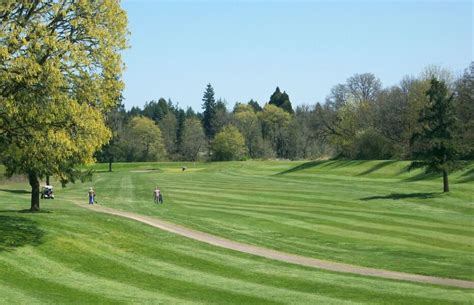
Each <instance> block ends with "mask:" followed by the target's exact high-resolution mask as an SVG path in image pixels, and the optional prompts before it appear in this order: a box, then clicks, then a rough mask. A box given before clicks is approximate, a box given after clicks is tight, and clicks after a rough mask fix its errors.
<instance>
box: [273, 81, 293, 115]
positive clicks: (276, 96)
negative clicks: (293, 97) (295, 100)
mask: <svg viewBox="0 0 474 305" xmlns="http://www.w3.org/2000/svg"><path fill="white" fill-rule="evenodd" d="M268 103H269V104H270V105H274V106H277V107H280V108H281V109H283V110H285V111H286V112H288V113H291V114H293V113H294V111H293V108H292V107H291V102H290V97H289V96H288V94H287V93H286V92H285V91H283V93H281V91H280V88H279V87H276V89H275V92H273V94H272V96H271V97H270V102H268Z"/></svg>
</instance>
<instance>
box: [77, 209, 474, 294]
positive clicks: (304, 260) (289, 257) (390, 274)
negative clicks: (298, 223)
mask: <svg viewBox="0 0 474 305" xmlns="http://www.w3.org/2000/svg"><path fill="white" fill-rule="evenodd" d="M76 204H77V203H76ZM78 205H80V206H81V207H85V208H89V209H90V210H93V211H96V212H102V213H107V214H112V215H117V216H121V217H126V218H129V219H133V220H136V221H140V222H142V223H145V224H148V225H150V226H153V227H156V228H159V229H162V230H164V231H168V232H172V233H175V234H178V235H181V236H185V237H188V238H191V239H194V240H198V241H201V242H205V243H207V244H211V245H214V246H218V247H222V248H226V249H231V250H235V251H240V252H243V253H248V254H253V255H257V256H261V257H265V258H269V259H274V260H278V261H282V262H286V263H291V264H296V265H301V266H307V267H313V268H319V269H324V270H329V271H335V272H344V273H352V274H357V275H364V276H374V277H380V278H385V279H392V280H401V281H410V282H419V283H426V284H435V285H443V286H453V287H459V288H469V289H474V282H472V281H465V280H457V279H450V278H441V277H435V276H427V275H419V274H411V273H404V272H397V271H389V270H383V269H375V268H368V267H360V266H355V265H349V264H343V263H335V262H330V261H325V260H320V259H316V258H309V257H304V256H300V255H295V254H289V253H285V252H280V251H276V250H271V249H267V248H263V247H259V246H253V245H248V244H244V243H240V242H236V241H232V240H229V239H226V238H222V237H217V236H215V235H211V234H207V233H204V232H200V231H196V230H192V229H188V228H186V227H183V226H180V225H177V224H174V223H171V222H167V221H163V220H160V219H157V218H155V217H150V216H145V215H140V214H135V213H130V212H124V211H119V210H115V209H111V208H106V207H103V206H97V205H93V206H89V205H87V206H84V205H83V204H78Z"/></svg>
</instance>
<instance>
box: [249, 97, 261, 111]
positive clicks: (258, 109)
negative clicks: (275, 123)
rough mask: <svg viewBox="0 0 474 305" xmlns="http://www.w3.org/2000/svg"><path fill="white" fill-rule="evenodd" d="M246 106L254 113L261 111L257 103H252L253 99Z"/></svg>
mask: <svg viewBox="0 0 474 305" xmlns="http://www.w3.org/2000/svg"><path fill="white" fill-rule="evenodd" d="M248 105H249V106H252V108H253V110H254V111H255V112H260V111H262V110H263V108H262V107H261V106H260V105H259V104H258V102H257V101H254V100H253V99H251V100H250V101H249V102H248Z"/></svg>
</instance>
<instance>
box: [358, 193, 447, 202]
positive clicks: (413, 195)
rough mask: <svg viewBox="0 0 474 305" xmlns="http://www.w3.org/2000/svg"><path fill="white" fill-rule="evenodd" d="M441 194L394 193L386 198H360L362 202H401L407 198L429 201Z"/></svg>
mask: <svg viewBox="0 0 474 305" xmlns="http://www.w3.org/2000/svg"><path fill="white" fill-rule="evenodd" d="M437 194H440V193H435V192H432V193H408V194H401V193H392V194H390V195H385V196H371V197H364V198H360V200H363V201H368V200H376V199H391V200H399V199H407V198H418V199H428V198H433V197H435V195H437Z"/></svg>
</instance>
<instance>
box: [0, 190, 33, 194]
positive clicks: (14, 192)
mask: <svg viewBox="0 0 474 305" xmlns="http://www.w3.org/2000/svg"><path fill="white" fill-rule="evenodd" d="M0 192H7V193H13V194H31V191H25V190H10V189H0Z"/></svg>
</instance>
